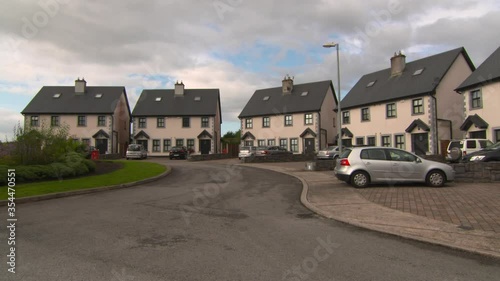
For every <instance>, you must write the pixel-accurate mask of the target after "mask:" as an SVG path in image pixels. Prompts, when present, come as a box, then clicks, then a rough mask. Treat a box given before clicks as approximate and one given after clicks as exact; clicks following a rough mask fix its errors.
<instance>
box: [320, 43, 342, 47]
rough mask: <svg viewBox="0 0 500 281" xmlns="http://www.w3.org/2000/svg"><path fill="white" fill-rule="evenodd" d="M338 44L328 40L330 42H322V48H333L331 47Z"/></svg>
mask: <svg viewBox="0 0 500 281" xmlns="http://www.w3.org/2000/svg"><path fill="white" fill-rule="evenodd" d="M338 45H339V43H334V42H330V43H325V44H323V47H324V48H333V47H338Z"/></svg>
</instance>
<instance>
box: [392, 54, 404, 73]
mask: <svg viewBox="0 0 500 281" xmlns="http://www.w3.org/2000/svg"><path fill="white" fill-rule="evenodd" d="M405 65H406V56H405V55H403V52H401V51H399V52H398V53H394V56H393V57H392V58H391V77H392V76H398V75H401V74H402V73H403V71H404V70H405Z"/></svg>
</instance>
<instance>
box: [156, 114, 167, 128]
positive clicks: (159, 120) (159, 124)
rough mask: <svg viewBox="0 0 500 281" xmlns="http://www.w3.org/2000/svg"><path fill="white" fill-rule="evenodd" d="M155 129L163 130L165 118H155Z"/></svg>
mask: <svg viewBox="0 0 500 281" xmlns="http://www.w3.org/2000/svg"><path fill="white" fill-rule="evenodd" d="M156 127H158V128H165V117H158V118H156Z"/></svg>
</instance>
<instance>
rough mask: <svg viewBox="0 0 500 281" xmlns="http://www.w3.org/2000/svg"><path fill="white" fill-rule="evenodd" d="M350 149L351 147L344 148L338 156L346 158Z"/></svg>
mask: <svg viewBox="0 0 500 281" xmlns="http://www.w3.org/2000/svg"><path fill="white" fill-rule="evenodd" d="M351 151H352V150H351V149H349V148H347V149H345V150H344V151H343V152H342V154H340V158H347V157H349V155H350V154H351Z"/></svg>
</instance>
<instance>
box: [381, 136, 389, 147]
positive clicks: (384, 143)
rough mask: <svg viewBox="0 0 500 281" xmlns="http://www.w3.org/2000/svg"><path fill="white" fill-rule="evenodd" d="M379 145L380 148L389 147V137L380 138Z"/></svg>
mask: <svg viewBox="0 0 500 281" xmlns="http://www.w3.org/2000/svg"><path fill="white" fill-rule="evenodd" d="M380 143H381V144H382V146H385V147H391V136H382V137H380Z"/></svg>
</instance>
